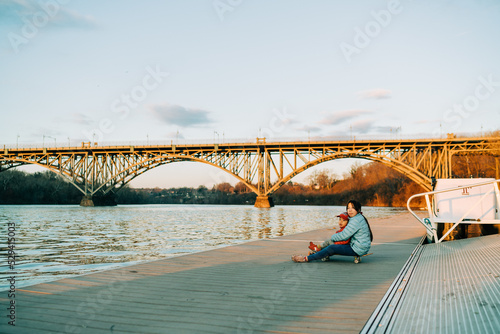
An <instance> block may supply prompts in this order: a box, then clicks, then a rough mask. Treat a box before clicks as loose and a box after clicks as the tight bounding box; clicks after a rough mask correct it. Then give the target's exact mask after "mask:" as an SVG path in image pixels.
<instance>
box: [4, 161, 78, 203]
mask: <svg viewBox="0 0 500 334" xmlns="http://www.w3.org/2000/svg"><path fill="white" fill-rule="evenodd" d="M81 199H82V193H81V192H80V191H79V190H78V189H76V187H75V186H74V185H72V184H71V183H69V182H67V181H66V180H64V179H63V177H62V176H60V175H58V174H56V173H53V172H50V171H46V172H37V173H26V172H23V171H18V170H15V169H14V170H7V171H4V172H1V173H0V204H78V203H80V200H81Z"/></svg>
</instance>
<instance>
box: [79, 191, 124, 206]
mask: <svg viewBox="0 0 500 334" xmlns="http://www.w3.org/2000/svg"><path fill="white" fill-rule="evenodd" d="M80 206H116V201H115V195H114V194H106V195H94V196H89V195H85V196H83V198H82V200H81V201H80Z"/></svg>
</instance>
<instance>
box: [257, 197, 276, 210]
mask: <svg viewBox="0 0 500 334" xmlns="http://www.w3.org/2000/svg"><path fill="white" fill-rule="evenodd" d="M273 206H274V202H273V199H272V198H271V197H269V196H257V198H256V199H255V207H256V208H272V207H273Z"/></svg>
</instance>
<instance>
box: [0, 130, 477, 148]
mask: <svg viewBox="0 0 500 334" xmlns="http://www.w3.org/2000/svg"><path fill="white" fill-rule="evenodd" d="M481 137H485V136H484V135H483V134H478V133H457V134H443V135H440V136H435V135H432V134H428V133H421V134H413V135H401V134H400V133H394V134H389V135H387V134H379V135H373V134H371V135H353V136H308V137H304V138H289V137H288V138H279V137H276V138H274V137H268V138H266V139H265V142H266V143H278V142H280V143H290V142H294V143H308V142H322V141H324V142H331V141H346V142H349V141H367V140H432V139H450V138H481ZM485 138H486V137H485ZM258 139H261V138H258V137H254V138H216V139H215V140H214V139H213V138H212V139H206V138H205V139H162V140H134V141H105V142H91V141H89V140H81V139H80V140H79V139H73V140H67V141H61V142H57V141H55V142H54V143H52V142H45V143H33V144H26V143H19V142H18V143H15V144H0V148H2V149H7V150H12V149H39V148H49V149H50V148H81V147H102V146H171V145H214V144H219V145H221V144H255V143H257V142H258Z"/></svg>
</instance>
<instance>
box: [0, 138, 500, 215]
mask: <svg viewBox="0 0 500 334" xmlns="http://www.w3.org/2000/svg"><path fill="white" fill-rule="evenodd" d="M499 143H500V138H493V137H488V138H447V139H422V140H421V139H417V140H359V141H358V140H353V141H313V142H310V141H307V142H302V141H297V142H266V140H265V139H264V138H257V141H256V142H254V143H224V144H222V143H220V144H189V145H188V144H186V145H137V146H130V145H129V146H90V145H85V144H83V143H82V146H81V147H52V148H50V147H47V148H34V149H23V148H19V149H18V148H4V150H3V152H1V151H0V153H1V154H0V172H1V171H4V170H7V169H9V168H13V167H17V166H20V165H25V164H36V165H39V166H43V167H46V168H48V169H49V170H52V171H54V172H57V173H59V174H61V175H63V176H64V177H66V179H67V180H69V182H71V183H72V184H73V185H74V186H75V187H77V188H78V189H79V190H80V191H81V192H82V194H83V195H84V196H87V197H92V196H96V195H106V194H108V193H110V192H114V191H116V190H118V189H120V188H121V187H123V186H124V185H126V184H127V183H128V182H130V181H131V180H133V179H134V178H136V177H138V176H139V175H142V174H143V173H145V172H147V171H149V170H151V169H153V168H156V167H158V166H161V165H165V164H168V163H174V162H179V161H194V162H200V163H205V164H209V165H212V166H215V167H217V168H220V169H221V170H223V171H225V172H228V173H230V174H232V175H233V176H234V177H236V178H237V179H239V180H240V181H241V182H243V183H244V184H246V186H247V187H248V188H249V189H250V190H251V191H253V192H255V193H256V194H257V203H256V206H268V205H270V203H269V196H270V195H271V194H272V193H274V192H275V191H276V190H278V189H279V188H280V187H281V186H282V185H283V184H285V183H286V182H288V181H289V180H291V179H292V178H293V177H294V176H296V175H297V174H299V173H301V172H303V171H305V170H306V169H308V168H310V167H313V166H315V165H317V164H320V163H322V162H325V161H329V160H334V159H342V158H362V159H368V160H372V161H377V162H381V163H383V164H385V165H387V166H389V167H391V168H394V169H396V170H398V171H399V172H401V173H403V174H404V175H406V176H408V177H409V178H410V179H412V180H413V181H415V182H416V183H418V184H420V185H421V186H423V187H424V188H425V189H427V190H432V179H433V178H436V179H437V178H451V177H452V156H453V155H461V154H498V148H499V145H500V144H499ZM271 205H272V204H271Z"/></svg>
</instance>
